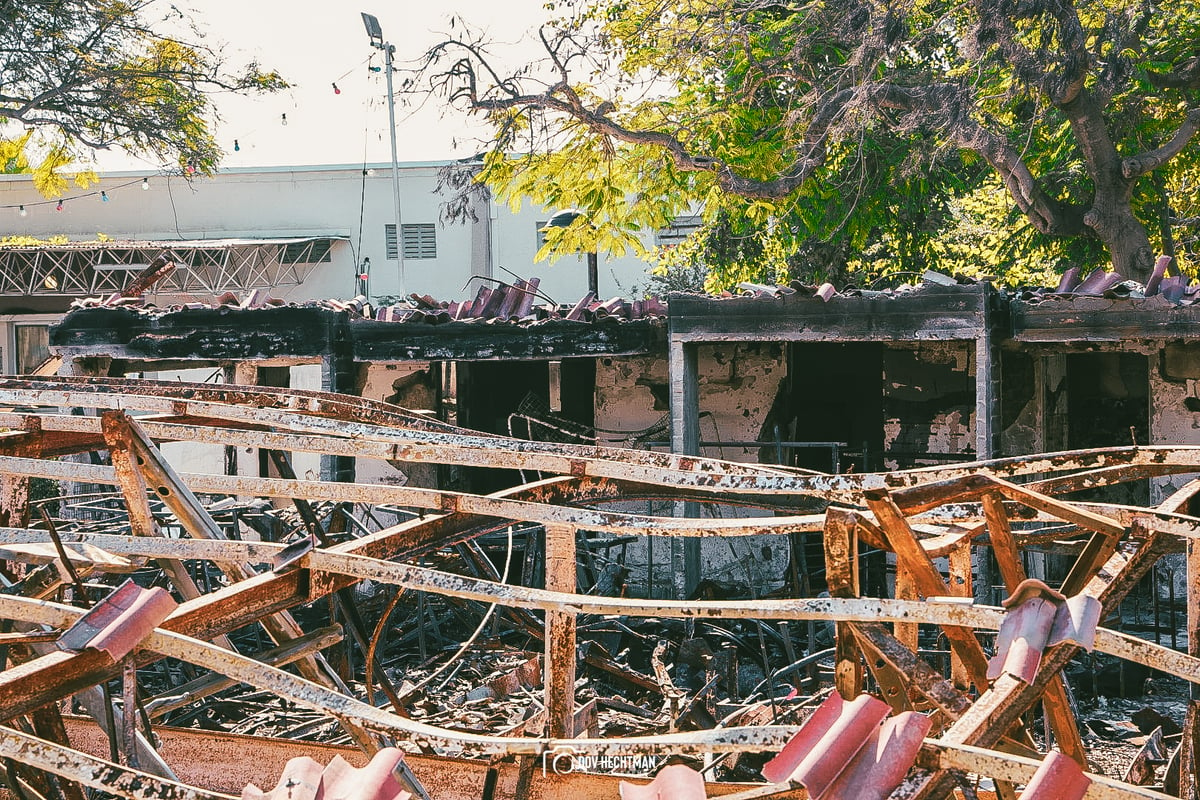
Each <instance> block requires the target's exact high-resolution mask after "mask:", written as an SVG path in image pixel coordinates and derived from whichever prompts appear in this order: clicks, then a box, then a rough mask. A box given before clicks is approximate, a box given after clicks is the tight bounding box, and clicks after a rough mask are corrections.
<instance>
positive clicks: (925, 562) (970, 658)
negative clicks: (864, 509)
mask: <svg viewBox="0 0 1200 800" xmlns="http://www.w3.org/2000/svg"><path fill="white" fill-rule="evenodd" d="M865 496H866V500H867V505H868V506H869V507H870V509H871V511H872V513H874V514H875V518H876V519H877V520H879V523H880V526H881V527H882V528H883V531H884V535H885V536H886V537H887V540H888V544H890V545H891V547H892V550H893V552H895V553H896V563H897V564H904V566H905V567H906V568H907V569H908V570H909V572H910V573H911V575H912V578H913V582H914V586H915V587H916V590H917V591H918V592H919V593H920V594H921V595H923V596H924V597H925V598H926V599H928V598H931V597H946V596H949V595H950V594H951V591H950V588H949V587H948V586H947V585H946V582H945V580H943V579H942V576H941V574H940V573H939V572H938V571H937V568H936V567H934V565H933V562H932V561H930V560H929V556H928V554H927V553H926V552H925V550H924V549H923V548H922V547H921V544H920V542H919V541H918V540H917V537H916V534H915V533H913V530H912V528H911V527H909V525H908V520H906V519H905V518H904V515H903V513H901V511H900V508H899V507H898V506H897V505H896V503H895V502H893V500H892V498H891V497H890V496H889V494H888V493H887V492H886V491H883V490H879V491H876V490H872V491H870V492H867V493H866V495H865ZM946 638H947V640H949V642H950V645H951V647H952V648H954V650H955V651H956V652H957V653H958V654H959V656H960V657H961V658H962V660H963V664H964V665H965V667H966V670H967V675H968V676H969V677H970V679H971V682H972V683H974V684H975V685H976V686H977V687H979V689H980V691H982V690H983V689H985V688H986V687H987V658H986V657H985V656H984V654H983V648H982V647H981V646H980V645H979V641H978V640H977V639H976V638H975V634H974V632H972V631H971V630H970V629H968V628H962V627H958V626H949V627H947V628H946Z"/></svg>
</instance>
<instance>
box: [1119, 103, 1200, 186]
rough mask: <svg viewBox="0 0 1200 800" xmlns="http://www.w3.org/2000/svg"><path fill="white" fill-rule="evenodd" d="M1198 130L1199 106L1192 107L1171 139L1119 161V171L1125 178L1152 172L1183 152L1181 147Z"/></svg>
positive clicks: (1199, 119) (1199, 125)
mask: <svg viewBox="0 0 1200 800" xmlns="http://www.w3.org/2000/svg"><path fill="white" fill-rule="evenodd" d="M1198 131H1200V108H1193V109H1192V110H1191V111H1189V112H1188V114H1187V116H1186V117H1184V119H1183V124H1181V125H1180V126H1179V129H1178V130H1176V131H1175V135H1174V136H1172V137H1171V141H1169V142H1167V143H1166V144H1164V145H1163V146H1162V147H1158V148H1155V149H1154V150H1150V151H1148V152H1145V153H1139V154H1138V155H1136V156H1130V157H1129V158H1126V159H1125V160H1124V161H1122V162H1121V172H1122V174H1124V175H1125V177H1126V178H1138V177H1141V176H1142V175H1145V174H1147V173H1148V172H1152V171H1154V170H1156V169H1158V168H1159V167H1161V166H1162V165H1163V164H1165V163H1167V162H1168V161H1170V160H1171V159H1172V158H1174V157H1175V156H1177V155H1179V154H1180V153H1181V152H1183V148H1185V147H1187V145H1188V143H1189V142H1190V141H1191V140H1192V139H1193V138H1194V137H1195V136H1196V133H1197V132H1198Z"/></svg>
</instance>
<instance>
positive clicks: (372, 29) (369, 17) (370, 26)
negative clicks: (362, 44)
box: [360, 11, 383, 49]
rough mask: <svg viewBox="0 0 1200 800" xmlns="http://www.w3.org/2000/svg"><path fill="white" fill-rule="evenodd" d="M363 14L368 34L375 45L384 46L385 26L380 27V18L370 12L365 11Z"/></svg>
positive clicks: (364, 25)
mask: <svg viewBox="0 0 1200 800" xmlns="http://www.w3.org/2000/svg"><path fill="white" fill-rule="evenodd" d="M360 13H361V14H362V21H363V27H365V28H366V29H367V36H368V37H369V38H370V40H371V45H372V46H373V47H378V48H380V49H382V48H383V28H381V27H379V18H378V17H376V16H375V15H374V14H368V13H367V12H365V11H363V12H360Z"/></svg>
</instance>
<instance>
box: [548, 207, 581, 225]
mask: <svg viewBox="0 0 1200 800" xmlns="http://www.w3.org/2000/svg"><path fill="white" fill-rule="evenodd" d="M582 216H583V212H582V211H577V210H576V209H574V208H568V209H566V210H565V211H559V212H557V213H555V214H554V216H552V217H550V219H548V220H546V227H547V228H566V227H568V226H569V225H570V224H571V223H572V222H574V221H575V220H577V219H579V218H580V217H582Z"/></svg>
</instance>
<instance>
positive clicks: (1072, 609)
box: [988, 578, 1101, 683]
mask: <svg viewBox="0 0 1200 800" xmlns="http://www.w3.org/2000/svg"><path fill="white" fill-rule="evenodd" d="M1003 606H1004V607H1005V608H1007V609H1008V613H1007V614H1005V616H1004V621H1003V622H1001V623H1000V633H999V635H998V636H997V637H996V655H995V656H993V657H992V658H991V660H989V661H988V679H989V680H994V679H995V678H998V677H1000V675H1001V674H1003V673H1006V672H1007V673H1008V674H1010V675H1013V676H1015V677H1017V678H1020V679H1021V680H1023V681H1025V682H1026V683H1032V682H1033V679H1034V677H1035V676H1036V675H1037V670H1038V667H1039V665H1040V664H1041V660H1042V653H1043V652H1044V651H1045V649H1046V648H1047V647H1049V646H1051V645H1054V644H1058V643H1060V642H1065V641H1071V642H1075V643H1076V644H1079V645H1080V646H1082V647H1083V648H1085V649H1087V650H1091V649H1092V644H1093V642H1094V640H1095V637H1096V626H1097V625H1098V624H1099V622H1100V611H1101V609H1100V602H1099V601H1098V600H1097V599H1096V598H1094V597H1091V596H1089V595H1086V594H1078V595H1075V596H1074V597H1070V598H1066V597H1064V596H1063V595H1062V593H1060V592H1057V591H1055V590H1054V589H1051V588H1050V587H1049V586H1047V585H1046V584H1044V583H1042V582H1041V581H1039V580H1036V579H1032V578H1031V579H1028V580H1025V581H1022V582H1021V583H1020V584H1018V585H1017V587H1016V589H1015V590H1013V593H1012V595H1011V596H1010V597H1008V598H1007V599H1005V600H1004V602H1003Z"/></svg>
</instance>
